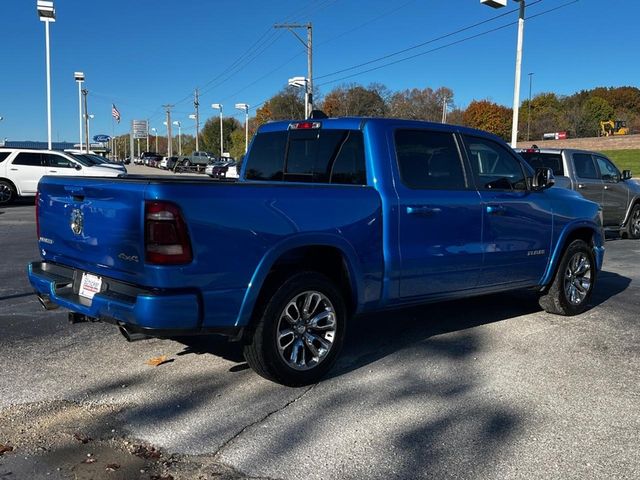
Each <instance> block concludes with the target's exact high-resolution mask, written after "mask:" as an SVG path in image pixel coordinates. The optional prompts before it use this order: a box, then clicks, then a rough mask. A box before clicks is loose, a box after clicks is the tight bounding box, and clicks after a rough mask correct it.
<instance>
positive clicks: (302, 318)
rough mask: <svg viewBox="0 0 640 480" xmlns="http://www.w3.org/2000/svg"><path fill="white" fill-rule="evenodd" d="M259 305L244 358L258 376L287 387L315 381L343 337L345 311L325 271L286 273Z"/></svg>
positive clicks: (318, 378) (336, 350)
mask: <svg viewBox="0 0 640 480" xmlns="http://www.w3.org/2000/svg"><path fill="white" fill-rule="evenodd" d="M263 306H264V309H262V308H261V306H258V307H257V308H258V309H259V310H260V311H258V312H257V316H258V318H257V323H256V327H255V331H254V333H253V335H252V337H251V339H250V340H249V342H248V343H247V344H246V345H245V347H244V356H245V359H246V360H247V363H248V364H249V365H250V366H251V368H253V370H255V372H256V373H258V374H259V375H261V376H262V377H264V378H266V379H268V380H272V381H274V382H278V383H281V384H283V385H287V386H290V387H299V386H303V385H309V384H313V383H316V382H318V381H319V380H320V379H321V378H322V377H323V376H324V375H325V374H326V373H327V372H328V371H329V369H331V367H332V366H333V364H334V363H335V360H336V358H337V356H338V353H339V352H340V349H341V348H342V344H343V342H344V335H345V328H346V319H347V311H346V308H345V305H344V300H343V297H342V294H341V293H340V292H339V291H338V289H337V288H336V287H335V286H334V285H333V283H332V282H331V280H329V279H328V278H327V277H326V276H324V275H322V274H319V273H316V272H302V273H298V274H295V275H293V276H291V277H289V278H288V279H287V280H286V281H285V282H284V283H282V285H281V286H280V287H279V288H277V290H276V291H275V293H274V294H273V296H271V298H270V299H267V300H266V304H265V303H263Z"/></svg>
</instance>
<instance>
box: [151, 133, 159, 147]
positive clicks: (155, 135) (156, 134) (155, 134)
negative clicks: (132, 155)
mask: <svg viewBox="0 0 640 480" xmlns="http://www.w3.org/2000/svg"><path fill="white" fill-rule="evenodd" d="M151 131H152V132H153V136H154V137H156V153H158V129H157V128H154V127H152V128H151Z"/></svg>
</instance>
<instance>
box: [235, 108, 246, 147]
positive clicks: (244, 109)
mask: <svg viewBox="0 0 640 480" xmlns="http://www.w3.org/2000/svg"><path fill="white" fill-rule="evenodd" d="M236 108H237V109H238V110H243V111H244V153H245V155H246V153H247V149H248V148H249V104H248V103H236Z"/></svg>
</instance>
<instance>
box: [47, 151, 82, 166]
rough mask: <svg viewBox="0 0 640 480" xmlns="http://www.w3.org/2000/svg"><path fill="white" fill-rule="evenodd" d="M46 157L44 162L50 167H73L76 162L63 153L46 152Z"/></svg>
mask: <svg viewBox="0 0 640 480" xmlns="http://www.w3.org/2000/svg"><path fill="white" fill-rule="evenodd" d="M42 156H43V159H44V164H45V165H47V166H49V167H55V168H73V167H75V164H74V163H73V162H72V161H71V160H69V159H68V158H65V157H63V156H61V155H52V154H50V153H45V154H43V155H42Z"/></svg>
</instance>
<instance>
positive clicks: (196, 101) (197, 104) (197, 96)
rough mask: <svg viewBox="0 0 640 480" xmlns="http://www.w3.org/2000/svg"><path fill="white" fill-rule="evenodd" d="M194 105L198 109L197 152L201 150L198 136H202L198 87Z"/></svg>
mask: <svg viewBox="0 0 640 480" xmlns="http://www.w3.org/2000/svg"><path fill="white" fill-rule="evenodd" d="M193 107H194V108H195V109H196V152H199V151H200V147H199V144H198V137H199V136H200V98H199V93H198V89H197V88H196V91H195V94H194V96H193Z"/></svg>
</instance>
